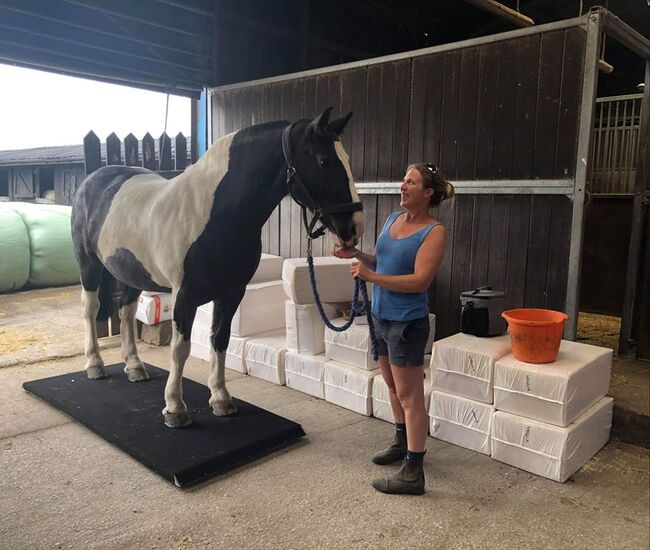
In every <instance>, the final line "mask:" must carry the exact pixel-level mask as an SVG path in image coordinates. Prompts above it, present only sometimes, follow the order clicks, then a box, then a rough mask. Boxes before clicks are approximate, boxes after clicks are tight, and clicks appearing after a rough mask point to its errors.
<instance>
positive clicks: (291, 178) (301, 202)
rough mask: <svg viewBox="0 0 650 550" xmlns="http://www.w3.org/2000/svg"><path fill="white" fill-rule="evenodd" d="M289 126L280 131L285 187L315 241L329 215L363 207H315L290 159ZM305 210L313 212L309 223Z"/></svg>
mask: <svg viewBox="0 0 650 550" xmlns="http://www.w3.org/2000/svg"><path fill="white" fill-rule="evenodd" d="M295 124H296V123H295V122H294V123H293V124H289V125H288V126H287V127H286V128H285V129H284V130H283V131H282V152H283V153H284V160H285V161H286V163H287V187H288V188H289V195H291V198H292V199H293V200H294V201H296V203H297V204H298V206H300V208H301V209H302V222H303V224H304V225H305V230H306V231H307V236H308V237H309V238H310V239H317V238H318V237H320V236H321V235H323V233H325V230H326V228H325V223H324V221H325V220H326V219H329V216H330V215H331V214H347V213H349V212H357V211H359V210H363V205H362V204H361V203H360V202H346V203H341V204H335V205H334V206H328V207H325V208H321V207H319V206H317V205H316V201H315V200H314V197H313V196H312V194H311V193H310V192H309V189H307V186H306V185H305V184H304V182H303V181H302V179H301V178H300V176H299V175H298V172H297V171H296V167H295V166H294V165H293V162H292V159H291V141H290V134H291V129H292V128H293V127H294V126H295ZM298 194H300V195H302V198H299V196H298ZM307 208H309V209H310V210H311V211H312V212H313V217H312V219H311V222H309V223H307ZM319 221H320V222H321V226H320V227H319V228H318V229H316V230H314V227H315V226H316V224H317V223H318V222H319Z"/></svg>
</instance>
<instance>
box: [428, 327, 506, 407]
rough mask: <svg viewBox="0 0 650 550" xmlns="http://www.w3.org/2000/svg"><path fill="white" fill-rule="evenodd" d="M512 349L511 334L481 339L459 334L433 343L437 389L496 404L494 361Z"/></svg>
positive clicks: (432, 357) (434, 384) (435, 385)
mask: <svg viewBox="0 0 650 550" xmlns="http://www.w3.org/2000/svg"><path fill="white" fill-rule="evenodd" d="M510 351H511V343H510V335H509V334H504V335H503V336H494V337H492V338H479V337H478V336H472V335H470V334H463V333H460V332H459V333H458V334H454V335H453V336H449V337H448V338H443V339H442V340H438V341H437V342H436V343H435V344H434V345H433V352H432V354H431V370H432V371H433V389H435V390H441V391H444V392H446V393H453V394H455V395H461V396H463V397H467V398H468V399H474V400H475V401H482V402H483V403H492V402H493V401H494V395H493V391H492V387H493V381H494V364H495V362H496V360H497V359H500V358H501V357H503V356H504V355H507V354H508V353H510Z"/></svg>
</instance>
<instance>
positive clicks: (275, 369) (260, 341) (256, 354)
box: [190, 254, 286, 384]
mask: <svg viewBox="0 0 650 550" xmlns="http://www.w3.org/2000/svg"><path fill="white" fill-rule="evenodd" d="M283 262H284V260H283V259H282V258H281V257H280V256H273V255H270V254H262V257H261V258H260V263H259V266H258V268H257V271H256V272H255V274H254V275H253V278H252V279H251V281H250V282H249V284H248V285H247V286H246V293H245V294H244V297H243V299H242V301H241V304H240V305H239V308H238V309H237V311H236V312H235V315H234V317H233V320H232V324H231V336H230V343H229V345H228V350H227V352H226V368H229V369H232V370H236V371H238V372H242V373H244V374H246V373H248V372H249V370H250V369H249V368H248V366H247V362H248V357H249V356H250V357H251V362H252V363H253V364H254V367H253V369H252V371H251V372H250V374H252V375H254V376H259V377H261V378H264V379H266V380H270V381H273V382H275V383H277V384H284V355H285V353H284V352H285V348H286V344H285V328H284V327H285V315H284V302H285V296H284V290H283V286H282V279H281V274H282V264H283ZM212 307H213V306H212V303H211V302H210V303H208V304H204V305H202V306H200V307H199V308H198V310H197V312H196V318H195V320H194V326H193V328H192V336H191V343H192V347H191V351H190V355H192V356H194V357H198V358H199V359H203V360H205V361H209V360H210V353H211V347H212V346H211V344H210V334H211V326H212Z"/></svg>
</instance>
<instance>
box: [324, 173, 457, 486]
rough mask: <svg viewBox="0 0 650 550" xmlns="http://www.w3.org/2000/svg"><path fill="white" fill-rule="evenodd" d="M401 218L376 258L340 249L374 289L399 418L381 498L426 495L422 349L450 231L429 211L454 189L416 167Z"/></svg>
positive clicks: (383, 459)
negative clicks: (394, 465)
mask: <svg viewBox="0 0 650 550" xmlns="http://www.w3.org/2000/svg"><path fill="white" fill-rule="evenodd" d="M400 190H401V201H400V205H401V206H402V207H403V209H404V210H403V212H393V213H392V214H391V215H390V216H389V217H388V220H387V221H386V223H385V224H384V229H383V230H382V232H381V234H380V235H379V238H378V239H377V244H376V247H375V253H374V254H367V253H364V252H361V251H360V250H358V249H356V248H352V247H337V248H336V249H335V250H334V255H335V256H337V257H339V258H357V259H359V260H360V261H359V262H354V263H353V264H352V266H351V268H350V270H351V273H352V276H353V277H359V278H360V279H362V280H364V281H368V282H370V283H373V285H374V286H373V296H372V314H373V321H374V325H375V333H376V335H377V345H378V351H379V367H380V368H381V373H382V375H383V377H384V380H385V381H386V385H387V386H388V390H389V397H390V404H391V408H392V410H393V416H394V417H395V427H396V431H395V437H394V439H393V442H392V443H391V444H390V446H389V447H388V448H387V449H385V450H384V451H381V452H379V453H377V454H376V455H374V456H373V457H372V461H373V462H374V463H375V464H381V465H385V464H391V463H393V462H396V461H398V460H401V459H403V462H402V466H401V467H400V469H399V470H398V471H397V472H396V473H395V474H394V475H393V476H391V477H388V478H384V479H376V480H374V481H373V483H372V484H373V487H374V488H375V489H377V490H378V491H381V492H383V493H391V494H414V495H421V494H424V471H423V468H422V459H423V457H424V453H425V444H426V438H427V428H428V419H427V412H426V408H425V404H424V372H423V367H424V365H423V363H424V348H425V346H426V342H427V339H428V336H429V305H428V304H429V300H428V294H427V289H428V288H429V287H430V286H431V283H432V282H433V278H434V277H435V275H436V272H437V271H438V268H439V266H440V263H441V262H442V259H443V256H444V253H445V247H446V244H447V232H446V230H445V228H444V227H443V226H442V225H441V224H440V223H438V222H437V221H436V220H435V219H434V218H433V217H432V216H431V213H430V212H429V208H430V207H432V206H437V205H439V204H440V203H441V202H442V201H443V200H444V199H448V198H451V197H453V195H454V188H453V186H452V185H451V184H450V183H449V182H448V181H446V180H445V179H444V176H443V175H442V173H441V172H440V170H438V169H437V168H436V167H435V166H434V165H433V164H426V165H425V164H412V165H411V166H409V167H408V169H407V170H406V175H405V176H404V180H403V181H402V185H401V187H400Z"/></svg>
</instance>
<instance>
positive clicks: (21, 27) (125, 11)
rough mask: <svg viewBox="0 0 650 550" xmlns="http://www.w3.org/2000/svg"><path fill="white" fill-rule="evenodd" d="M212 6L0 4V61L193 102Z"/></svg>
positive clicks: (103, 0)
mask: <svg viewBox="0 0 650 550" xmlns="http://www.w3.org/2000/svg"><path fill="white" fill-rule="evenodd" d="M213 35H214V2H213V0H183V1H178V0H137V1H135V2H134V1H132V0H85V1H84V0H0V62H3V63H11V64H16V65H20V66H24V67H30V68H36V69H41V70H50V71H55V72H58V73H63V74H68V75H71V76H80V77H84V78H92V79H96V80H101V81H105V82H112V83H117V84H128V85H135V86H139V87H142V88H147V89H153V90H156V91H162V92H170V93H174V94H178V95H186V96H197V95H198V93H199V92H200V90H201V89H202V88H203V87H204V86H206V85H207V84H209V82H210V77H211V74H212V70H211V64H212V60H211V58H212V44H213Z"/></svg>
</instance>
